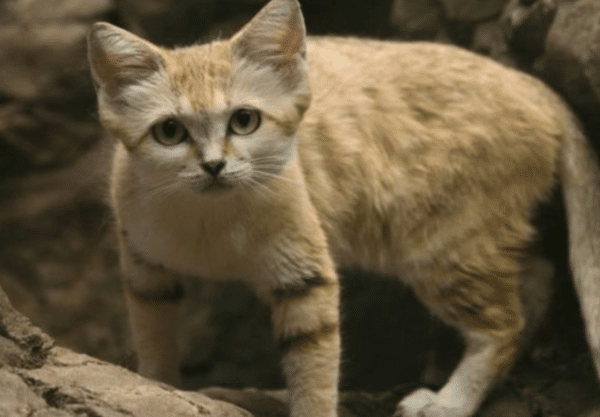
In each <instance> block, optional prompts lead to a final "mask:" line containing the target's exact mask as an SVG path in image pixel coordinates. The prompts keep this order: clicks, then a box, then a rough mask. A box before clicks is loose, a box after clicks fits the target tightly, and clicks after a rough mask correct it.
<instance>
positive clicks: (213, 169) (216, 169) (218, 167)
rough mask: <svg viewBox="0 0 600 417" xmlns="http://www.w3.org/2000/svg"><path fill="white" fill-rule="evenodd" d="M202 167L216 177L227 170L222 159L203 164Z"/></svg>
mask: <svg viewBox="0 0 600 417" xmlns="http://www.w3.org/2000/svg"><path fill="white" fill-rule="evenodd" d="M200 166H201V167H202V169H203V170H204V171H206V172H207V173H208V174H210V175H212V176H213V177H216V176H217V175H219V173H220V172H221V171H222V170H223V168H225V161H224V160H222V159H215V160H212V161H207V162H202V163H201V164H200Z"/></svg>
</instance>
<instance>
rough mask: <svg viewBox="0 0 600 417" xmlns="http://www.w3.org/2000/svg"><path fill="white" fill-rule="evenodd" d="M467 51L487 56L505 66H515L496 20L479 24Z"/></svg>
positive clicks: (500, 26)
mask: <svg viewBox="0 0 600 417" xmlns="http://www.w3.org/2000/svg"><path fill="white" fill-rule="evenodd" d="M469 49H471V50H472V51H475V52H477V53H480V54H482V55H487V56H489V57H490V58H492V59H494V60H496V61H499V62H502V63H503V64H505V65H508V66H516V62H515V59H514V58H513V55H512V54H511V51H510V49H509V47H508V45H507V43H506V41H505V40H504V34H503V32H502V25H501V24H500V22H499V21H498V20H490V21H489V22H483V23H479V24H478V25H477V26H476V27H475V30H474V32H473V40H472V43H471V45H470V47H469Z"/></svg>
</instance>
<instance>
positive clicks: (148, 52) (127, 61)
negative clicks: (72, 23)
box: [88, 22, 164, 95]
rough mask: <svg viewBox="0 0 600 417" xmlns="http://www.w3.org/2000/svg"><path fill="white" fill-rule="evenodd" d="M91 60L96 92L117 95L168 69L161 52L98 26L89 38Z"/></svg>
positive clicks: (115, 29)
mask: <svg viewBox="0 0 600 417" xmlns="http://www.w3.org/2000/svg"><path fill="white" fill-rule="evenodd" d="M88 60H89V63H90V68H91V72H92V77H93V79H94V85H95V86H96V89H100V88H104V89H106V92H107V93H108V94H109V95H116V94H117V93H118V92H119V91H120V90H121V89H122V88H123V87H125V86H127V85H131V84H135V83H137V82H139V81H142V80H144V79H146V78H148V77H149V76H151V75H152V74H154V73H156V72H157V71H159V70H160V69H161V68H164V61H163V59H162V57H161V55H160V51H159V49H158V48H157V47H156V46H154V45H153V44H151V43H149V42H147V41H145V40H143V39H142V38H139V37H137V36H136V35H134V34H132V33H130V32H128V31H126V30H123V29H120V28H118V27H117V26H114V25H111V24H110V23H104V22H98V23H94V25H92V28H91V29H90V32H89V34H88Z"/></svg>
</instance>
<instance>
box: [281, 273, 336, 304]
mask: <svg viewBox="0 0 600 417" xmlns="http://www.w3.org/2000/svg"><path fill="white" fill-rule="evenodd" d="M327 285H331V282H329V281H327V280H325V278H323V277H322V276H320V275H314V276H312V277H306V278H301V279H299V280H296V281H293V282H286V283H284V284H281V286H279V287H278V288H275V289H274V290H273V295H274V296H275V298H276V299H279V300H282V299H286V298H297V297H302V296H304V295H306V294H308V292H309V291H310V290H311V289H313V288H315V287H323V286H327Z"/></svg>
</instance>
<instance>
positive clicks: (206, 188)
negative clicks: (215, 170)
mask: <svg viewBox="0 0 600 417" xmlns="http://www.w3.org/2000/svg"><path fill="white" fill-rule="evenodd" d="M237 188H238V187H237V186H236V185H234V184H229V183H227V182H224V181H213V182H211V183H210V184H207V185H202V186H200V185H193V186H191V187H190V189H191V190H192V191H193V192H194V193H195V194H200V195H206V196H217V195H219V196H221V195H226V194H230V193H232V192H234V191H235V190H236V189H237Z"/></svg>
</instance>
